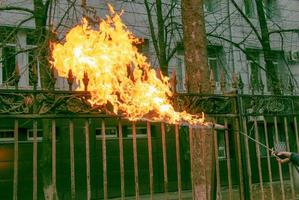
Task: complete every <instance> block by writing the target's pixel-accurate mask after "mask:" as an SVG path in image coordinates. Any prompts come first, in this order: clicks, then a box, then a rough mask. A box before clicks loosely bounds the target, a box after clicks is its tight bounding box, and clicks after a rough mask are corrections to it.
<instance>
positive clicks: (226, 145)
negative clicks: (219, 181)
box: [224, 118, 232, 200]
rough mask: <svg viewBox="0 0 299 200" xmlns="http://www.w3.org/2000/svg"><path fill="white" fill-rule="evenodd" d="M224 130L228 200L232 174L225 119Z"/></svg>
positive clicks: (230, 193)
mask: <svg viewBox="0 0 299 200" xmlns="http://www.w3.org/2000/svg"><path fill="white" fill-rule="evenodd" d="M224 126H225V128H226V130H225V150H226V155H227V159H226V165H227V178H228V195H229V199H230V200H231V199H232V174H231V159H230V150H229V136H228V130H227V119H226V118H225V119H224Z"/></svg>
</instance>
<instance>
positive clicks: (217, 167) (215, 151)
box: [214, 130, 222, 199]
mask: <svg viewBox="0 0 299 200" xmlns="http://www.w3.org/2000/svg"><path fill="white" fill-rule="evenodd" d="M214 153H215V164H216V184H217V190H216V192H217V195H216V199H222V198H221V185H220V168H219V159H218V157H219V156H218V139H217V131H216V130H214Z"/></svg>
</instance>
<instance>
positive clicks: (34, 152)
mask: <svg viewBox="0 0 299 200" xmlns="http://www.w3.org/2000/svg"><path fill="white" fill-rule="evenodd" d="M32 199H33V200H37V121H36V120H34V121H33V196H32Z"/></svg>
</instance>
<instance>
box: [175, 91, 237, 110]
mask: <svg viewBox="0 0 299 200" xmlns="http://www.w3.org/2000/svg"><path fill="white" fill-rule="evenodd" d="M234 101H235V98H234V97H233V96H201V95H188V94H186V95H177V96H176V97H175V98H174V103H175V107H176V108H177V110H179V111H183V110H186V111H188V112H191V113H201V112H204V113H206V114H228V113H233V102H234Z"/></svg>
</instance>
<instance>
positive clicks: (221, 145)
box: [217, 132, 226, 159]
mask: <svg viewBox="0 0 299 200" xmlns="http://www.w3.org/2000/svg"><path fill="white" fill-rule="evenodd" d="M217 136H218V159H226V149H225V135H224V133H222V132H221V133H220V134H217Z"/></svg>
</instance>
